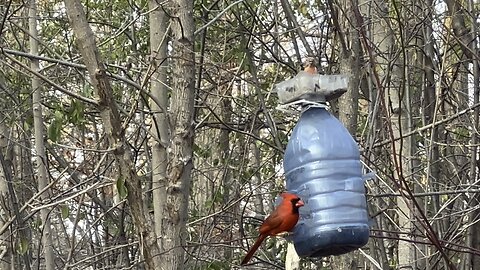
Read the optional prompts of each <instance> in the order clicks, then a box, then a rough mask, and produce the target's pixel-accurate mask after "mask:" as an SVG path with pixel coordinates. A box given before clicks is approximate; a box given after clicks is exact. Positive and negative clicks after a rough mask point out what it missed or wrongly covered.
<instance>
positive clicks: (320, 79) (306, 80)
mask: <svg viewBox="0 0 480 270" xmlns="http://www.w3.org/2000/svg"><path fill="white" fill-rule="evenodd" d="M306 62H307V63H308V64H307V65H309V66H307V67H306V68H305V70H302V71H300V72H299V73H298V74H297V75H296V76H295V77H293V78H291V79H288V80H285V81H283V82H280V83H278V84H276V85H275V88H274V89H275V91H276V92H277V95H278V101H279V103H280V106H288V105H295V104H299V103H302V101H305V102H306V103H311V102H314V103H319V104H326V103H327V102H329V101H332V100H335V99H337V98H339V97H340V96H341V95H343V94H344V93H345V92H347V87H348V76H347V75H342V74H339V75H322V74H318V73H316V69H313V68H312V69H310V67H311V65H314V63H313V60H312V58H308V59H307V61H306Z"/></svg>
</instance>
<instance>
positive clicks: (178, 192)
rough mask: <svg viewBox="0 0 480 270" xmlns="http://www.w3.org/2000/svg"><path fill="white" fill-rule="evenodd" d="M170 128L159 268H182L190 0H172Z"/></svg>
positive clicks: (188, 155) (191, 71) (190, 94)
mask: <svg viewBox="0 0 480 270" xmlns="http://www.w3.org/2000/svg"><path fill="white" fill-rule="evenodd" d="M170 16H171V25H172V37H171V40H172V49H173V52H172V65H173V68H172V82H173V85H172V97H171V106H170V107H171V109H170V111H171V114H170V117H169V120H170V126H171V127H172V132H171V141H170V145H169V147H170V148H171V158H169V163H168V164H167V172H168V174H167V189H166V194H167V197H166V202H165V208H164V213H165V216H164V219H163V221H162V226H163V229H162V230H163V233H164V238H163V239H162V240H163V250H164V251H165V254H164V256H162V260H163V262H162V267H163V269H172V270H173V269H185V266H184V253H185V252H184V246H185V244H186V238H187V233H186V223H187V219H188V212H187V209H188V197H189V193H190V185H191V175H190V174H191V171H192V167H193V161H192V158H193V157H192V155H193V151H192V145H193V112H194V96H195V65H194V37H193V33H194V27H195V25H194V21H193V2H192V1H187V0H177V1H172V9H171V13H170Z"/></svg>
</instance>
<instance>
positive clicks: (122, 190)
mask: <svg viewBox="0 0 480 270" xmlns="http://www.w3.org/2000/svg"><path fill="white" fill-rule="evenodd" d="M117 191H118V195H119V196H120V199H122V200H123V199H125V198H126V197H127V195H128V190H127V187H126V186H125V179H124V178H123V177H121V178H118V179H117Z"/></svg>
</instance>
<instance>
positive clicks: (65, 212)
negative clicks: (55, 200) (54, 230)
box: [61, 204, 70, 219]
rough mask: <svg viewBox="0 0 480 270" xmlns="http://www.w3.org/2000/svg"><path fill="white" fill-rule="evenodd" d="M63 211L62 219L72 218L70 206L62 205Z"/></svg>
mask: <svg viewBox="0 0 480 270" xmlns="http://www.w3.org/2000/svg"><path fill="white" fill-rule="evenodd" d="M61 211H62V219H66V218H68V217H69V216H70V208H69V207H68V205H66V204H63V205H61Z"/></svg>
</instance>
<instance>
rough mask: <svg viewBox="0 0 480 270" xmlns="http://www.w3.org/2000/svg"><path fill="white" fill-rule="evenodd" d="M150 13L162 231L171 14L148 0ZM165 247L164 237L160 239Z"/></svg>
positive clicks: (157, 210) (155, 180)
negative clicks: (169, 15) (169, 19)
mask: <svg viewBox="0 0 480 270" xmlns="http://www.w3.org/2000/svg"><path fill="white" fill-rule="evenodd" d="M149 8H150V10H152V12H150V55H151V60H152V62H151V63H152V67H153V74H152V77H151V83H150V87H151V97H152V99H151V100H150V109H151V110H152V112H153V113H152V118H153V121H152V127H151V129H150V134H151V135H152V136H151V138H150V142H151V146H152V195H153V210H154V221H155V233H156V234H157V236H161V235H163V233H162V228H163V226H162V220H163V217H164V208H165V198H166V197H167V193H166V185H167V147H168V144H169V142H170V138H169V132H170V126H169V125H168V120H167V107H168V87H167V85H166V83H167V68H168V65H167V56H168V55H167V43H168V28H167V23H168V17H167V14H166V13H165V10H164V8H163V7H161V6H159V5H158V2H157V1H155V0H150V1H149ZM158 243H159V244H160V249H161V250H162V249H163V246H162V243H163V240H162V239H160V241H158Z"/></svg>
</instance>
